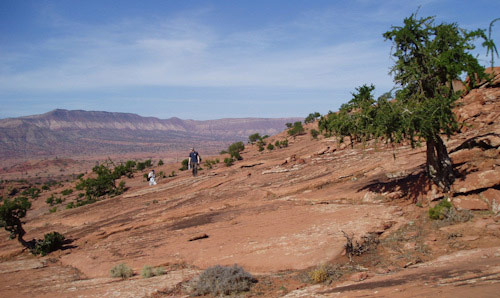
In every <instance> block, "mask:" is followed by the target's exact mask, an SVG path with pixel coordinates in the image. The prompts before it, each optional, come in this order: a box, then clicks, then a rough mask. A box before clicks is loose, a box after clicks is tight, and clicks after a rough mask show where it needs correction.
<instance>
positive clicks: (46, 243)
mask: <svg viewBox="0 0 500 298" xmlns="http://www.w3.org/2000/svg"><path fill="white" fill-rule="evenodd" d="M64 239H65V238H64V236H63V235H62V234H60V233H58V232H52V233H48V234H45V235H44V236H43V240H37V241H36V244H35V247H34V248H33V249H32V253H33V254H35V255H42V256H45V255H47V254H49V253H51V252H53V251H56V250H58V249H61V248H62V246H63V244H64Z"/></svg>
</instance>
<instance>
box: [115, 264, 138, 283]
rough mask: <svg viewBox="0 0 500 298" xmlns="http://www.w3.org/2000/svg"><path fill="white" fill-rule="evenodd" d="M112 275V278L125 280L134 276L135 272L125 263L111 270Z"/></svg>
mask: <svg viewBox="0 0 500 298" xmlns="http://www.w3.org/2000/svg"><path fill="white" fill-rule="evenodd" d="M110 273H111V277H120V278H123V279H126V278H129V277H132V276H134V271H133V270H132V269H131V268H129V267H128V266H127V265H126V264H124V263H122V264H119V265H116V266H115V267H113V268H111V270H110Z"/></svg>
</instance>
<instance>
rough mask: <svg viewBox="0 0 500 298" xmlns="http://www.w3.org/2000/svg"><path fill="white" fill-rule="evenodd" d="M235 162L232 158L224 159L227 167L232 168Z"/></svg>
mask: <svg viewBox="0 0 500 298" xmlns="http://www.w3.org/2000/svg"><path fill="white" fill-rule="evenodd" d="M233 162H234V159H232V158H231V157H226V158H224V164H225V165H226V167H230V166H232V165H233Z"/></svg>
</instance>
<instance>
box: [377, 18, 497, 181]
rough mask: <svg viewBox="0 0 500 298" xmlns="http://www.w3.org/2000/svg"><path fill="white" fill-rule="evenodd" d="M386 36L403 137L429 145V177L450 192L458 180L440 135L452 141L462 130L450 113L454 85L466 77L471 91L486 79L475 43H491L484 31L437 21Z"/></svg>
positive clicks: (414, 21) (413, 23)
mask: <svg viewBox="0 0 500 298" xmlns="http://www.w3.org/2000/svg"><path fill="white" fill-rule="evenodd" d="M383 36H384V37H385V39H386V40H390V41H392V42H393V53H392V56H393V57H394V58H395V65H394V66H393V67H392V70H391V73H392V74H393V75H394V81H395V82H396V84H397V85H398V86H399V87H400V89H399V90H398V91H397V92H396V100H397V103H396V104H395V105H399V106H400V109H401V112H402V113H401V115H400V116H401V118H400V125H401V126H402V132H403V135H404V136H405V137H406V138H408V139H409V140H410V141H411V142H412V144H414V142H415V141H418V140H420V139H423V140H425V142H426V146H427V148H426V149H427V161H426V170H427V174H428V175H429V177H430V178H431V179H432V180H433V181H434V182H435V183H436V184H437V185H438V186H440V187H441V188H442V189H443V190H445V191H447V190H449V188H450V185H451V184H452V183H453V181H454V180H455V174H454V172H453V166H452V163H451V160H450V157H449V155H448V151H447V149H446V146H445V144H444V142H443V139H442V138H441V136H440V135H441V134H446V135H447V136H450V135H451V134H453V133H455V132H457V131H458V127H459V126H458V122H457V119H456V117H455V114H454V113H453V111H452V108H453V107H454V103H455V101H456V100H457V99H458V98H459V96H460V92H455V91H454V90H453V85H452V82H453V81H454V80H458V79H460V77H461V76H462V75H464V74H466V75H468V76H469V78H471V79H470V85H469V87H472V88H473V87H474V86H475V84H476V83H477V82H478V81H480V80H482V79H484V78H486V75H485V73H484V68H483V67H482V66H481V65H479V63H478V61H477V59H476V58H475V57H474V56H473V55H472V54H471V50H473V49H474V48H475V46H474V44H473V42H474V41H475V40H476V39H477V38H483V39H485V40H487V38H486V36H485V33H484V30H481V29H478V30H475V31H467V30H464V29H461V28H459V27H458V25H457V24H455V23H452V24H446V23H441V24H439V25H436V24H434V17H426V18H417V16H416V14H412V15H411V16H410V17H409V18H406V19H405V20H404V26H402V27H399V26H393V27H392V30H390V31H387V32H385V33H384V34H383Z"/></svg>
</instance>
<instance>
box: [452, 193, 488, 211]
mask: <svg viewBox="0 0 500 298" xmlns="http://www.w3.org/2000/svg"><path fill="white" fill-rule="evenodd" d="M452 203H453V206H455V208H457V209H458V210H489V209H490V208H489V206H488V203H486V202H485V201H484V200H483V199H481V197H480V196H479V195H468V196H458V197H455V198H453V201H452Z"/></svg>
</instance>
